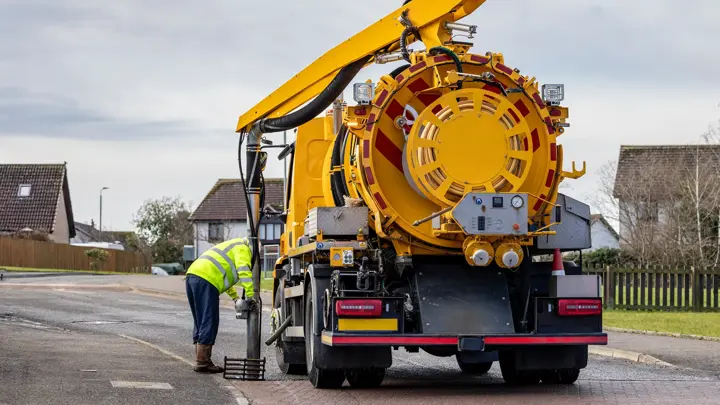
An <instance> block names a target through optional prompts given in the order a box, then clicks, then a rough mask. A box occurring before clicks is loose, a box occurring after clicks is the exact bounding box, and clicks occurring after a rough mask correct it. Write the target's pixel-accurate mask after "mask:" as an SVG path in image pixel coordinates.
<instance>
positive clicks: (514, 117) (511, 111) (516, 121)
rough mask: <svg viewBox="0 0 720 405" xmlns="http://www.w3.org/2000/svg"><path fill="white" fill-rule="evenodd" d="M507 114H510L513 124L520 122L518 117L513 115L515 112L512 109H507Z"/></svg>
mask: <svg viewBox="0 0 720 405" xmlns="http://www.w3.org/2000/svg"><path fill="white" fill-rule="evenodd" d="M508 112H509V113H510V115H512V117H513V119H514V120H515V123H519V122H520V117H518V116H517V114H515V111H514V110H513V109H512V108H510V109H508Z"/></svg>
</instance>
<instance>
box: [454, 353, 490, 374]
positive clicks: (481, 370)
mask: <svg viewBox="0 0 720 405" xmlns="http://www.w3.org/2000/svg"><path fill="white" fill-rule="evenodd" d="M455 359H456V360H457V364H458V366H460V370H461V371H462V372H463V373H465V374H473V375H483V374H487V372H488V371H490V369H491V368H492V365H493V362H492V361H489V362H484V363H467V362H464V361H462V360H460V359H458V358H457V357H456V358H455Z"/></svg>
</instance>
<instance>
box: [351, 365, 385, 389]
mask: <svg viewBox="0 0 720 405" xmlns="http://www.w3.org/2000/svg"><path fill="white" fill-rule="evenodd" d="M345 376H346V377H347V380H348V383H349V384H350V386H351V387H353V388H377V387H379V386H380V385H381V384H382V382H383V380H384V379H385V369H384V368H371V369H361V370H347V371H346V372H345Z"/></svg>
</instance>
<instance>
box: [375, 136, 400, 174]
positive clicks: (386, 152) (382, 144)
mask: <svg viewBox="0 0 720 405" xmlns="http://www.w3.org/2000/svg"><path fill="white" fill-rule="evenodd" d="M375 148H376V149H377V150H378V152H380V154H381V155H383V156H385V159H387V160H388V161H389V162H390V163H392V164H393V166H395V168H397V169H398V170H400V172H403V165H402V150H400V148H398V147H397V146H395V144H394V143H393V142H392V141H391V140H390V138H388V137H387V135H385V133H384V132H383V131H382V130H381V129H378V132H377V137H376V138H375Z"/></svg>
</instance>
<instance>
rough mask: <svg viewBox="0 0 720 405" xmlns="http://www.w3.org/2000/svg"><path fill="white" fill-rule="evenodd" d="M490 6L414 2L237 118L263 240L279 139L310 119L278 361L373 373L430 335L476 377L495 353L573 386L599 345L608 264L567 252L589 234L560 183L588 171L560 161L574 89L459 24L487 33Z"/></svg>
mask: <svg viewBox="0 0 720 405" xmlns="http://www.w3.org/2000/svg"><path fill="white" fill-rule="evenodd" d="M483 2H484V0H465V1H462V0H412V1H406V2H405V4H403V5H402V7H400V8H399V9H397V10H395V11H394V12H392V13H391V14H390V15H388V16H386V17H385V18H383V19H381V20H379V21H378V22H377V23H375V24H373V25H371V26H370V27H368V28H367V29H365V30H364V31H362V32H360V33H359V34H357V35H355V36H354V37H352V38H350V39H349V40H347V41H345V42H343V43H342V44H341V45H339V46H338V47H336V48H334V49H332V50H331V51H329V52H328V53H326V54H325V55H324V56H322V57H320V58H319V59H317V60H316V61H315V62H314V63H312V64H311V65H310V66H308V67H307V68H306V69H305V70H303V71H301V72H300V73H299V74H297V75H296V76H294V77H293V78H292V79H291V80H290V81H288V82H287V83H286V84H285V85H283V86H281V87H280V88H279V89H277V90H276V91H275V92H273V93H272V94H270V95H269V96H268V97H267V98H265V99H264V100H263V101H262V102H260V103H259V104H258V105H256V106H255V107H253V108H252V109H250V110H249V111H248V112H246V113H245V114H243V115H242V116H241V117H240V119H239V122H238V126H237V131H238V132H239V133H241V145H242V142H246V145H247V152H246V158H247V161H246V164H247V167H246V173H247V179H245V175H243V178H244V179H245V181H246V185H247V187H246V189H247V191H248V194H247V199H248V201H247V202H248V205H249V207H250V208H251V210H250V211H251V214H252V215H251V216H250V219H251V221H250V223H251V225H250V227H251V229H250V231H251V234H252V235H253V236H255V237H256V236H257V233H256V229H257V222H258V220H259V216H260V213H261V208H262V206H263V195H264V193H263V178H262V169H263V168H264V166H265V162H266V159H267V154H266V152H265V151H264V149H265V148H266V147H271V146H270V145H271V143H272V141H271V140H269V139H268V138H267V137H266V136H265V135H266V134H271V133H276V132H281V131H287V130H293V129H296V130H297V132H296V139H295V141H294V142H293V143H292V144H291V145H285V146H284V150H283V151H282V152H281V154H280V157H281V158H282V159H288V160H289V163H290V164H289V167H290V173H289V184H288V187H287V196H286V201H287V205H286V206H287V209H286V211H285V212H283V213H282V217H283V218H284V221H285V224H286V228H285V233H284V234H283V236H282V241H281V258H280V259H279V260H278V262H277V264H276V267H275V272H274V294H273V312H272V316H271V318H272V329H273V330H272V332H273V334H272V337H271V338H270V339H269V340H268V341H267V342H266V343H267V344H273V345H274V346H275V351H276V361H277V364H278V366H279V367H280V369H281V370H282V371H283V372H284V373H288V374H305V373H307V375H308V378H309V380H310V381H311V382H312V383H313V385H314V386H315V387H318V388H334V387H339V386H341V385H342V384H343V383H344V381H345V380H346V379H347V381H348V383H349V384H350V385H351V386H352V387H371V386H377V385H379V384H381V383H382V381H383V378H384V375H385V370H386V369H387V368H388V367H390V366H391V364H392V352H393V351H394V350H406V351H408V352H418V351H420V350H422V351H424V352H426V353H429V354H431V355H435V356H455V357H456V359H457V363H458V365H459V367H460V369H461V370H462V371H463V372H466V373H472V374H483V373H486V372H487V371H488V370H489V369H490V367H491V365H492V364H493V362H495V361H498V362H499V365H500V369H501V371H502V375H503V378H504V379H505V380H506V382H507V383H510V384H536V383H539V382H540V381H542V382H543V383H546V384H572V383H574V382H575V381H576V379H577V378H578V374H579V372H580V369H582V368H584V367H585V366H586V364H587V358H588V345H604V344H607V335H606V334H604V333H603V332H602V302H601V295H600V283H599V280H598V278H597V277H595V276H586V275H582V274H581V269H580V267H579V266H576V265H575V264H573V263H562V261H561V260H560V257H559V254H560V252H565V251H573V250H580V249H584V248H588V247H590V225H589V216H590V215H589V214H590V211H589V207H588V206H587V205H586V204H583V203H582V202H580V201H576V200H574V199H572V198H570V197H568V196H565V195H563V194H561V193H559V192H558V186H559V184H560V183H561V182H562V181H563V179H565V178H578V177H580V176H582V175H583V174H584V171H585V169H584V163H583V169H582V170H579V171H578V170H576V169H575V163H574V162H573V163H572V171H564V170H563V150H562V147H561V146H560V145H559V143H558V140H559V138H560V136H561V135H563V134H564V132H565V129H566V128H567V127H568V126H569V125H568V124H567V119H568V110H567V108H565V107H562V106H561V105H560V102H561V101H562V100H563V98H564V88H563V86H562V85H544V86H540V85H539V84H538V82H537V81H536V79H535V78H534V77H531V76H527V75H524V74H522V73H521V72H520V70H518V69H515V68H513V67H511V65H510V64H508V63H506V61H505V58H504V56H503V55H502V54H500V53H492V52H487V53H473V52H472V51H471V49H470V48H471V46H472V44H471V43H468V42H463V41H458V40H456V38H457V37H463V38H465V37H470V38H472V37H473V36H474V35H475V34H476V33H477V29H476V27H475V26H471V25H467V24H462V23H460V22H459V21H460V20H461V19H462V18H463V17H465V16H467V15H468V14H470V13H472V12H473V11H475V9H477V8H478V7H479V6H481V5H482V3H483ZM458 34H460V35H458ZM540 34H541V33H538V35H540ZM418 41H419V42H422V44H423V45H424V46H425V48H424V49H422V50H419V51H411V50H410V49H409V45H410V44H413V43H416V42H418ZM550 55H551V53H548V57H550ZM394 62H397V63H398V64H399V66H398V67H397V68H393V69H391V68H388V71H387V73H386V74H384V75H382V76H381V77H379V78H377V79H376V80H374V81H371V80H368V81H361V80H356V76H357V74H358V73H359V71H360V70H361V69H362V68H363V67H365V66H368V65H370V64H376V65H384V64H386V63H394ZM350 86H352V87H350ZM349 88H352V92H353V99H354V103H352V105H350V104H348V103H346V102H344V101H343V99H342V94H343V91H344V90H345V89H349ZM278 146H282V145H278ZM241 156H242V155H241ZM240 166H241V172H242V171H243V168H242V166H243V165H242V164H241V165H240ZM256 248H257V246H256ZM553 254H554V255H555V256H554V258H555V260H554V261H553V262H539V261H536V260H534V259H533V258H535V257H538V256H541V255H553ZM258 274H259V272H258V271H257V267H256V268H255V276H256V288H258V286H259V279H258V277H259V276H258ZM256 296H257V294H256ZM256 308H257V307H256ZM251 312H252V311H251ZM254 312H255V314H254V316H253V314H252V313H251V314H250V316H249V318H248V327H249V332H248V337H249V346H248V358H255V359H258V358H259V356H260V349H259V346H260V328H259V320H258V318H259V314H258V313H259V312H260V311H259V310H257V309H256V310H255V311H254Z"/></svg>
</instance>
